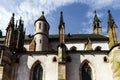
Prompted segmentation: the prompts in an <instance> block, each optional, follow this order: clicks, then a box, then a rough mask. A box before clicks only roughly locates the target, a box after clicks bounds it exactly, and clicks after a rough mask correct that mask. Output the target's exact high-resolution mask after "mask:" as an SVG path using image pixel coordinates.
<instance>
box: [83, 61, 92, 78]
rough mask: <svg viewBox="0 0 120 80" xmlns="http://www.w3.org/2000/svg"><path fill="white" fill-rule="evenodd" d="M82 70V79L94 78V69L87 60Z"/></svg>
mask: <svg viewBox="0 0 120 80" xmlns="http://www.w3.org/2000/svg"><path fill="white" fill-rule="evenodd" d="M81 72H82V75H81V77H82V79H81V80H92V69H91V67H90V66H89V64H88V63H87V62H85V63H84V64H83V66H82V68H81Z"/></svg>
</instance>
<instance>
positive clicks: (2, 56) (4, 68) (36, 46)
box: [0, 10, 120, 80]
mask: <svg viewBox="0 0 120 80" xmlns="http://www.w3.org/2000/svg"><path fill="white" fill-rule="evenodd" d="M66 24H67V23H66ZM49 30H50V26H49V23H48V21H47V20H46V18H45V16H44V12H42V15H41V16H40V17H39V18H38V19H37V20H36V21H35V22H34V35H33V36H31V35H25V30H24V22H23V20H22V18H20V19H19V20H18V21H15V14H14V13H13V14H12V17H11V19H10V21H9V24H8V26H7V28H6V36H2V31H0V80H120V57H119V56H120V43H119V41H118V33H117V25H116V23H115V21H114V19H113V17H112V15H111V12H110V10H108V27H107V33H108V35H107V36H106V35H104V34H103V33H102V26H101V21H100V19H99V18H98V16H97V13H96V11H95V14H94V19H93V33H91V34H65V22H64V19H63V13H62V12H61V13H60V22H59V26H58V30H59V34H51V35H50V34H49Z"/></svg>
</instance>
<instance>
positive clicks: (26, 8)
mask: <svg viewBox="0 0 120 80" xmlns="http://www.w3.org/2000/svg"><path fill="white" fill-rule="evenodd" d="M108 9H110V10H111V13H112V16H113V18H114V21H115V22H116V24H117V26H118V32H119V36H120V0H0V29H1V30H2V31H3V35H5V29H6V27H7V25H8V23H9V20H10V17H11V15H12V13H13V12H14V13H15V19H16V20H18V19H19V18H20V16H22V19H23V20H24V26H25V28H26V34H34V21H35V20H36V19H38V18H39V17H40V16H41V12H42V11H44V13H45V16H46V19H47V21H48V23H49V24H50V34H57V33H58V25H59V18H60V11H63V16H64V22H65V32H66V34H68V33H71V34H80V33H84V34H86V33H92V30H93V29H92V21H93V16H94V11H95V10H96V11H97V15H98V17H99V18H100V20H101V21H102V24H101V25H102V31H103V33H104V34H105V35H107V19H108V14H107V11H108Z"/></svg>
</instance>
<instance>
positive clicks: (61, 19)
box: [59, 11, 65, 29]
mask: <svg viewBox="0 0 120 80" xmlns="http://www.w3.org/2000/svg"><path fill="white" fill-rule="evenodd" d="M64 24H65V23H64V20H63V12H62V11H61V12H60V22H59V29H60V28H61V27H62V26H63V27H65V26H64Z"/></svg>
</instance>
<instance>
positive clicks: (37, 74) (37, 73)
mask: <svg viewBox="0 0 120 80" xmlns="http://www.w3.org/2000/svg"><path fill="white" fill-rule="evenodd" d="M42 76H43V69H42V66H41V65H40V64H37V65H36V66H35V67H34V69H33V79H32V80H42Z"/></svg>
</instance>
